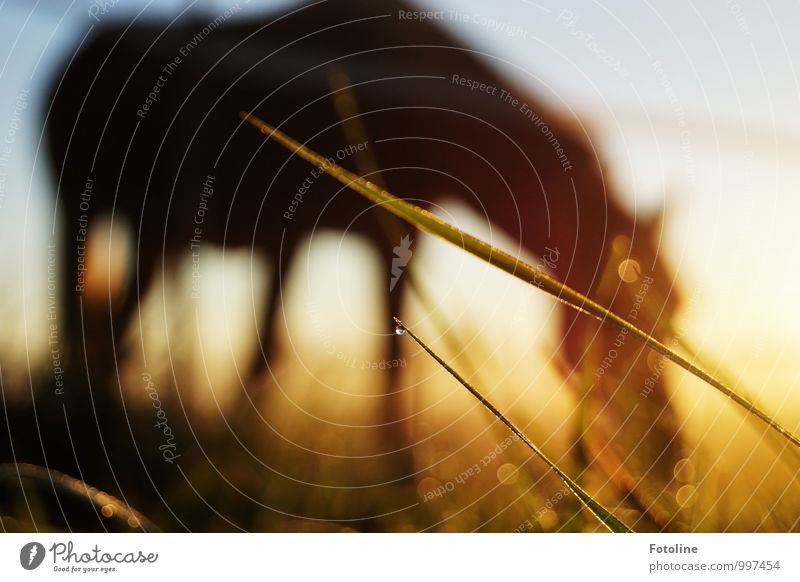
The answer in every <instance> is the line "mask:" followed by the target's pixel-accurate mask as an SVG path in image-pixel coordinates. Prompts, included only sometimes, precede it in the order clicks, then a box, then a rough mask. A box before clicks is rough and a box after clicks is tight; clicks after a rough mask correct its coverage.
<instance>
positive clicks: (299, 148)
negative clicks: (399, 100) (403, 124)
mask: <svg viewBox="0 0 800 582" xmlns="http://www.w3.org/2000/svg"><path fill="white" fill-rule="evenodd" d="M239 116H240V117H241V118H242V120H243V121H245V122H247V123H249V124H250V125H252V126H253V127H255V128H256V129H258V130H259V131H260V132H261V133H263V134H264V135H266V136H267V137H269V138H271V139H274V140H276V141H277V142H279V143H280V144H282V145H283V146H284V147H286V148H287V149H289V150H291V151H292V152H294V153H295V154H297V155H298V156H300V157H301V158H303V159H305V160H306V161H308V162H310V163H312V164H314V165H315V166H318V167H320V168H321V169H322V170H323V171H325V172H326V173H328V174H329V175H330V176H332V177H333V178H335V179H336V180H338V181H340V182H341V183H342V184H344V185H345V186H347V187H349V188H351V189H353V190H355V191H356V192H358V193H359V194H361V195H362V196H364V197H365V198H367V199H368V200H371V201H372V202H374V203H375V204H378V205H380V206H382V207H383V208H385V209H386V210H388V211H389V212H391V213H392V214H394V215H395V216H398V217H399V218H402V219H403V220H405V221H406V222H408V223H410V224H411V225H413V226H414V227H416V228H418V229H419V230H421V231H423V232H427V233H430V234H433V235H435V236H438V237H440V238H443V239H445V240H446V241H448V242H450V243H452V244H454V245H456V246H459V247H461V248H462V249H464V250H465V251H467V252H468V253H470V254H472V255H475V256H476V257H478V258H480V259H482V260H484V261H485V262H487V263H489V264H491V265H494V266H495V267H498V268H499V269H502V270H503V271H505V272H506V273H509V274H510V275H513V276H514V277H516V278H517V279H521V280H522V281H525V282H526V283H528V284H530V285H533V286H535V287H538V288H540V289H542V290H543V291H545V292H546V293H548V294H550V295H552V296H553V297H555V298H556V299H558V300H560V301H563V302H564V303H566V304H567V305H569V306H570V307H572V308H574V309H577V310H578V311H581V312H583V313H586V314H588V315H592V316H594V317H596V318H597V319H599V320H600V321H602V322H604V323H605V322H607V323H611V324H613V325H615V326H617V327H618V328H620V329H624V330H626V331H627V332H628V333H630V334H631V335H633V336H635V337H637V338H638V339H639V340H641V341H642V342H644V343H645V344H646V345H647V346H648V347H649V348H651V349H653V350H655V351H656V352H658V353H660V354H661V355H663V356H664V357H665V358H667V359H668V360H671V361H672V362H674V363H675V364H677V365H678V366H680V367H681V368H683V369H684V370H686V371H687V372H689V373H690V374H692V375H694V376H696V377H697V378H700V379H701V380H703V381H704V382H706V383H707V384H709V385H710V386H713V387H714V388H716V389H717V390H718V391H720V392H721V393H722V394H724V395H725V396H727V397H728V398H730V399H731V400H732V401H733V402H735V403H736V404H738V405H739V406H741V407H742V408H744V409H745V410H746V411H747V412H749V413H750V414H753V415H755V416H756V417H757V418H759V419H760V420H761V421H763V422H764V423H766V424H767V425H768V426H769V427H770V428H772V429H774V430H775V431H777V432H778V433H780V434H781V435H782V436H783V437H784V438H786V439H787V440H789V441H790V442H791V443H792V444H793V445H794V446H795V447H797V448H800V439H798V438H797V437H795V436H794V435H793V434H792V433H791V432H789V431H788V430H787V429H785V428H784V427H783V426H781V425H780V424H778V423H777V422H776V421H774V420H773V419H772V418H770V416H769V415H768V414H766V413H765V412H763V411H762V410H760V409H759V408H756V407H755V406H754V405H753V404H752V403H751V402H749V401H748V400H747V399H745V398H743V397H742V396H740V395H738V394H737V393H736V392H734V391H733V390H732V389H730V388H728V387H727V386H725V385H724V384H723V383H722V382H720V381H719V380H717V379H716V378H714V377H713V376H711V374H708V373H707V372H705V371H703V370H702V369H700V368H698V367H697V366H695V365H694V364H693V363H691V362H690V361H689V360H687V359H686V358H684V357H683V356H681V355H679V354H677V353H676V352H674V351H672V350H671V349H669V348H668V347H667V346H666V345H664V344H663V343H661V342H660V341H658V340H657V339H656V338H654V337H653V336H651V335H650V334H648V333H646V332H645V331H643V330H641V329H639V328H638V327H636V326H635V325H633V324H632V323H630V322H629V321H627V320H625V319H624V318H622V317H620V316H619V315H617V314H615V313H613V312H612V311H610V310H608V309H606V308H605V307H603V306H602V305H600V304H599V303H597V302H595V301H592V300H591V299H589V298H588V297H586V296H585V295H583V294H582V293H579V292H578V291H576V290H574V289H572V288H571V287H568V286H566V285H564V284H563V283H561V282H560V281H558V280H556V279H554V278H553V277H551V276H550V275H548V274H547V273H544V272H542V271H540V270H539V269H536V268H535V267H533V266H531V265H529V264H527V263H525V262H524V261H520V260H519V259H517V258H515V257H513V256H511V255H510V254H508V253H506V252H505V251H502V250H500V249H498V248H497V247H493V246H492V245H490V244H488V243H486V242H484V241H482V240H480V239H479V238H477V237H475V236H472V235H471V234H468V233H466V232H464V231H462V230H460V229H458V228H456V227H455V226H453V225H451V224H448V223H447V222H445V221H444V220H442V219H441V218H439V217H438V216H435V215H434V214H433V213H431V212H429V211H427V210H425V209H424V208H420V207H419V206H415V205H414V204H411V203H409V202H406V201H405V200H401V199H399V198H397V197H395V196H394V195H392V194H390V193H389V192H387V191H386V190H384V189H382V188H379V187H378V186H376V185H375V184H373V183H372V182H370V181H368V180H365V179H364V178H361V177H360V176H357V175H355V174H353V173H352V172H349V171H348V170H346V169H344V168H342V167H341V166H338V165H336V164H333V163H330V162H329V161H328V160H326V159H325V158H323V157H322V156H320V155H319V154H317V153H315V152H313V151H311V150H310V149H308V148H307V147H305V146H304V145H303V144H301V143H300V142H298V141H296V140H294V139H292V138H290V137H289V136H288V135H286V134H284V133H283V132H281V131H279V130H278V129H275V128H274V127H272V126H271V125H269V124H267V123H265V122H264V121H262V120H261V119H259V118H258V117H255V116H254V115H251V114H250V113H247V112H244V111H242V112H240V113H239Z"/></svg>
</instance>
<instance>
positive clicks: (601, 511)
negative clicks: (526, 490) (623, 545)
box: [394, 317, 633, 533]
mask: <svg viewBox="0 0 800 582" xmlns="http://www.w3.org/2000/svg"><path fill="white" fill-rule="evenodd" d="M394 320H395V323H397V329H398V330H399V331H402V332H404V333H408V335H410V336H411V338H412V339H413V340H414V341H415V342H417V344H419V346H420V347H421V348H422V349H423V350H425V351H426V352H428V354H429V355H430V356H431V357H432V358H433V359H434V360H436V362H437V363H438V364H439V365H440V366H442V367H443V368H444V369H445V370H447V372H448V373H449V374H450V375H451V376H452V377H453V378H455V379H456V380H458V381H459V383H460V384H461V385H462V386H464V388H466V389H467V390H468V391H469V393H470V394H472V395H473V396H474V397H475V398H477V400H478V402H480V403H481V404H483V405H484V406H485V407H486V408H488V409H489V410H490V411H491V413H492V414H494V415H495V416H496V417H497V418H498V419H499V420H500V422H502V423H503V424H504V425H506V426H507V427H508V428H509V429H510V430H511V432H513V433H514V434H515V435H516V436H517V437H518V438H519V439H520V440H521V441H522V442H524V443H525V444H526V445H527V446H528V448H529V449H531V450H532V451H533V452H534V453H535V454H536V456H537V457H539V458H540V459H541V460H543V461H544V462H545V463H546V464H547V466H548V467H550V468H551V469H552V470H553V471H554V472H555V473H556V474H557V475H558V476H559V478H560V479H561V480H562V481H563V482H564V484H565V485H566V486H567V488H569V490H570V491H572V493H574V494H575V496H576V497H577V498H578V499H580V500H581V502H582V503H583V504H584V505H586V508H587V509H588V510H589V511H591V512H592V514H594V516H595V517H597V519H599V520H600V521H601V523H602V524H603V525H605V526H606V527H607V528H608V529H609V530H610V531H612V532H614V533H633V530H631V529H630V528H629V527H628V526H626V525H625V524H624V523H622V521H620V520H619V518H617V517H616V516H615V515H614V514H613V513H611V512H610V511H609V510H608V509H606V508H605V507H603V506H602V505H601V504H600V503H598V502H597V501H595V500H594V498H593V497H592V496H591V495H589V494H588V493H587V492H586V491H584V490H583V488H582V487H581V486H580V485H578V484H577V483H576V482H575V481H573V480H572V479H571V478H570V477H569V475H567V474H566V473H565V472H564V471H562V470H561V469H560V468H559V467H558V465H556V464H555V463H554V462H553V461H551V460H550V458H549V457H548V456H547V455H545V454H544V453H543V452H542V450H541V449H540V448H539V447H537V446H536V445H535V444H533V442H532V441H531V440H530V439H529V438H528V437H526V436H525V434H524V433H523V432H522V431H521V430H520V429H518V428H517V427H516V425H515V424H514V423H513V422H511V421H510V420H509V419H508V418H506V416H505V415H504V414H503V413H502V412H500V411H499V410H498V409H497V408H496V407H495V405H494V404H492V403H491V402H489V400H487V399H486V397H485V396H484V395H483V394H481V393H480V392H479V391H478V389H477V388H475V387H474V386H472V385H471V384H470V383H469V382H467V381H466V380H465V379H464V378H462V377H461V375H460V374H459V373H458V372H456V371H455V370H454V369H453V368H452V367H450V365H449V364H448V363H447V362H445V361H444V360H443V359H442V358H440V357H439V356H438V355H437V354H436V353H435V352H434V351H433V350H432V349H431V348H429V347H428V346H427V344H425V342H423V341H422V340H421V339H420V338H419V337H418V336H417V335H416V334H415V333H414V332H413V331H411V330H410V329H409V328H408V327H406V325H405V324H404V323H403V322H402V321H400V320H399V319H398V318H396V317H395V318H394Z"/></svg>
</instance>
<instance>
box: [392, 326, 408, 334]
mask: <svg viewBox="0 0 800 582" xmlns="http://www.w3.org/2000/svg"><path fill="white" fill-rule="evenodd" d="M394 333H395V334H396V335H405V333H406V328H404V327H403V326H402V325H398V326H397V327H395V328H394Z"/></svg>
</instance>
